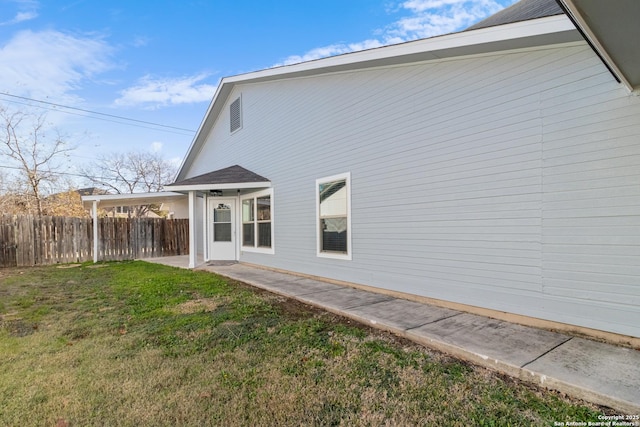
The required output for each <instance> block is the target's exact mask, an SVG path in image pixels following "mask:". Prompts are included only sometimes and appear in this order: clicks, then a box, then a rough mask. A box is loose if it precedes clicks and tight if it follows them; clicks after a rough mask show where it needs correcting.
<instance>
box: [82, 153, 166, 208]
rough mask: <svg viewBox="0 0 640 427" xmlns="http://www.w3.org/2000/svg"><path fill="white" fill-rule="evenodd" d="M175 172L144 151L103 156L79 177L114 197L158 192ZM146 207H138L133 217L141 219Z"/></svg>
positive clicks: (154, 155)
mask: <svg viewBox="0 0 640 427" xmlns="http://www.w3.org/2000/svg"><path fill="white" fill-rule="evenodd" d="M175 173H176V167H175V165H174V164H173V163H171V162H169V161H167V160H164V159H163V158H162V157H161V156H160V154H158V153H152V152H143V151H130V152H127V153H110V154H107V155H102V156H99V157H98V160H97V161H96V162H94V163H92V164H91V165H89V166H88V167H85V168H83V170H82V175H84V176H85V178H87V179H88V180H89V181H91V182H92V183H93V185H95V186H97V187H101V188H104V189H107V190H109V191H110V192H112V193H116V194H125V193H137V192H142V193H152V192H156V191H161V190H162V187H163V186H164V185H165V184H167V183H169V182H171V181H172V179H173V177H174V176H175ZM149 208H150V207H149V206H138V207H136V208H135V212H134V214H135V215H136V216H141V215H143V214H145V213H146V212H147V211H148V210H149ZM153 209H154V207H153V206H152V207H151V210H153Z"/></svg>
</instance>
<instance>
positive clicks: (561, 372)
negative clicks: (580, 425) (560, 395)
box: [526, 338, 640, 414]
mask: <svg viewBox="0 0 640 427" xmlns="http://www.w3.org/2000/svg"><path fill="white" fill-rule="evenodd" d="M526 369H527V370H530V371H532V372H537V373H543V374H544V375H545V376H546V380H547V381H561V382H563V383H565V384H566V385H571V386H573V387H574V388H575V392H574V393H572V394H579V396H578V397H582V398H585V399H587V400H589V399H590V398H593V393H598V394H599V395H600V399H601V400H605V399H607V400H608V401H607V402H606V403H608V404H609V406H613V407H618V408H620V405H621V402H626V403H627V404H628V407H627V408H623V409H626V411H627V412H628V413H629V414H637V412H633V411H638V407H639V406H640V351H637V350H633V349H630V348H625V347H616V346H612V345H609V344H604V343H600V342H595V341H589V340H586V339H582V338H571V340H570V341H568V342H566V343H564V344H563V345H561V346H560V347H558V348H555V349H554V350H552V351H550V352H549V353H548V354H545V355H544V357H541V358H539V359H537V360H535V361H534V362H532V363H530V364H529V365H527V366H526ZM613 397H615V400H614V399H612V398H613Z"/></svg>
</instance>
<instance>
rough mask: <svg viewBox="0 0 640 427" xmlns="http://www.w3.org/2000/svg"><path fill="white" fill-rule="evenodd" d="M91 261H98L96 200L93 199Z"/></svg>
mask: <svg viewBox="0 0 640 427" xmlns="http://www.w3.org/2000/svg"><path fill="white" fill-rule="evenodd" d="M91 213H92V214H93V262H94V263H96V262H98V201H97V200H94V201H93V209H92V212H91Z"/></svg>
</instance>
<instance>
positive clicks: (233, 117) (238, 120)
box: [229, 97, 242, 133]
mask: <svg viewBox="0 0 640 427" xmlns="http://www.w3.org/2000/svg"><path fill="white" fill-rule="evenodd" d="M229 123H230V129H231V133H233V132H235V131H237V130H238V129H240V128H241V127H242V105H241V98H240V97H238V99H236V100H235V101H233V102H232V103H231V106H230V107H229Z"/></svg>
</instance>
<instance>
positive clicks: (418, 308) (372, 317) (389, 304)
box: [349, 299, 460, 331]
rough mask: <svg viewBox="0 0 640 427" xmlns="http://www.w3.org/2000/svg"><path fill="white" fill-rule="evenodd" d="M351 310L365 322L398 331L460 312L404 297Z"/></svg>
mask: <svg viewBox="0 0 640 427" xmlns="http://www.w3.org/2000/svg"><path fill="white" fill-rule="evenodd" d="M349 312H350V313H351V314H352V315H354V316H356V317H358V318H359V319H361V320H362V321H363V322H365V323H370V324H372V325H384V326H386V327H390V328H391V329H393V330H397V331H406V330H407V329H412V328H417V327H418V326H423V325H425V324H427V323H432V322H435V321H438V320H441V319H445V318H447V317H451V316H456V315H459V314H460V312H459V311H455V310H450V309H448V308H441V307H433V306H426V305H424V304H420V303H418V302H413V301H408V300H403V299H392V300H388V301H381V302H377V303H375V304H371V305H365V306H361V307H355V308H352V309H350V310H349Z"/></svg>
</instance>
